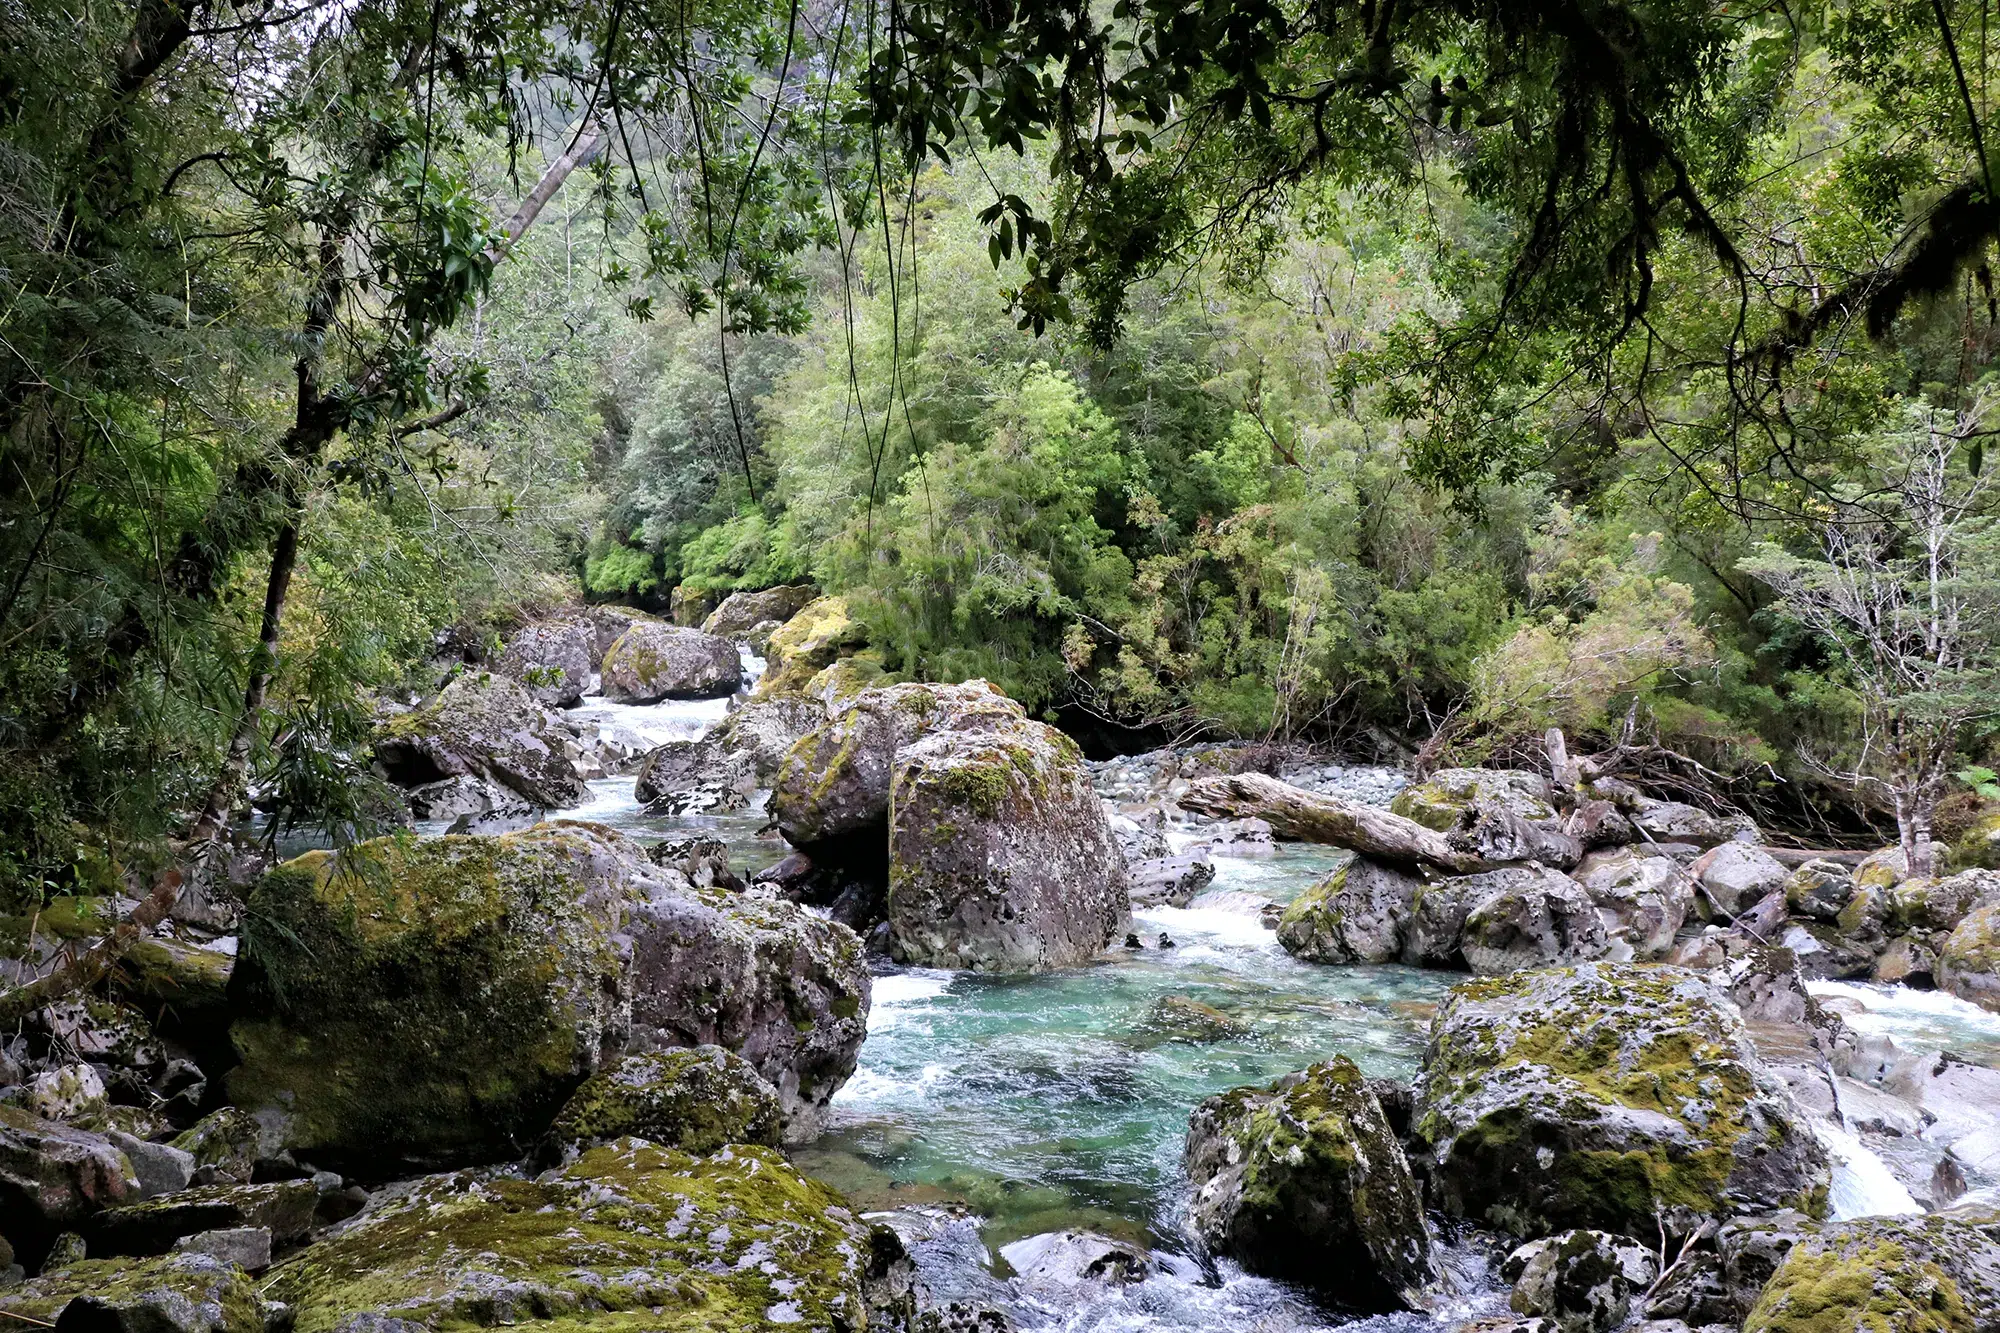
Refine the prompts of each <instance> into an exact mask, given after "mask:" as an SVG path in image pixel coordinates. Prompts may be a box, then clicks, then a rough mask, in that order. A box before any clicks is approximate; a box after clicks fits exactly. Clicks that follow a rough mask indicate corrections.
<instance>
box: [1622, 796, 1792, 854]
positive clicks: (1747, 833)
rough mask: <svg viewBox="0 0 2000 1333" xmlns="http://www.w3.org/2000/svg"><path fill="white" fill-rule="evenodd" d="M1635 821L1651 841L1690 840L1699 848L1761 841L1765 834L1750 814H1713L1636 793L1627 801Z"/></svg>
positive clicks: (1689, 842) (1671, 841) (1630, 813)
mask: <svg viewBox="0 0 2000 1333" xmlns="http://www.w3.org/2000/svg"><path fill="white" fill-rule="evenodd" d="M1627 813H1628V814H1629V815H1630V816H1631V819H1632V823H1633V825H1634V827H1636V828H1637V829H1638V830H1639V831H1640V832H1641V833H1643V834H1645V836H1646V838H1647V839H1648V840H1649V841H1652V842H1656V843H1688V844H1691V845H1693V846H1695V847H1697V848H1702V847H1713V846H1715V845H1716V844H1717V843H1720V842H1730V841H1743V842H1758V841H1761V839H1762V835H1761V834H1760V833H1759V832H1758V829H1757V825H1756V823H1755V822H1754V821H1752V820H1751V819H1750V818H1749V817H1748V816H1747V815H1714V814H1710V813H1709V812H1708V811H1706V810H1703V809H1701V808H1700V807H1698V806H1692V805H1685V804H1683V803H1681V802H1680V801H1658V800H1654V799H1653V798H1652V797H1650V796H1635V797H1633V798H1632V799H1631V800H1630V801H1629V802H1628V803H1627Z"/></svg>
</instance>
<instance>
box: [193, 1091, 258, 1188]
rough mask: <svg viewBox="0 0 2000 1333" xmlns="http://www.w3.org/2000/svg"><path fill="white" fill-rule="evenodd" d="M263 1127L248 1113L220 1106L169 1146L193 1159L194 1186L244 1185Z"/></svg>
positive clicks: (247, 1182)
mask: <svg viewBox="0 0 2000 1333" xmlns="http://www.w3.org/2000/svg"><path fill="white" fill-rule="evenodd" d="M263 1139H264V1129H263V1126H261V1125H259V1124H258V1123H257V1118H256V1117H255V1116H253V1115H251V1114H250V1113H249V1112H248V1111H245V1110H242V1109H241V1108H239V1107H235V1106H224V1107H221V1108H219V1109H217V1110H215V1111H212V1112H210V1113H209V1114H208V1115H206V1116H203V1117H202V1118H201V1119H200V1120H199V1121H198V1122H196V1123H195V1124H194V1125H192V1126H190V1127H189V1128H188V1129H187V1130H186V1131H185V1132H183V1133H182V1134H181V1135H180V1136H179V1137H178V1138H176V1139H175V1140H174V1143H173V1146H174V1147H176V1148H179V1149H180V1150H181V1151H182V1152H184V1153H187V1154H188V1155H189V1156H191V1157H193V1158H194V1183H195V1184H197V1185H247V1184H249V1183H250V1175H251V1172H252V1170H253V1169H254V1168H255V1167H256V1165H257V1158H258V1157H259V1156H261V1155H262V1147H263Z"/></svg>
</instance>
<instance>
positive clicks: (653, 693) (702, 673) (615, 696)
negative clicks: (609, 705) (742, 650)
mask: <svg viewBox="0 0 2000 1333" xmlns="http://www.w3.org/2000/svg"><path fill="white" fill-rule="evenodd" d="M598 673H599V678H600V680H601V681H602V683H603V689H604V697H605V698H607V699H609V700H611V701H612V702H613V703H621V704H651V703H658V702H659V701H660V700H662V699H716V698H721V697H723V696H725V695H731V694H734V693H736V691H737V690H738V689H739V688H741V687H742V684H743V659H742V658H741V657H740V656H739V655H738V654H737V652H736V645H735V644H733V643H731V642H730V641H729V640H727V639H724V638H719V637H717V636H716V635H713V634H703V633H702V632H701V631H700V630H697V629H686V628H683V627H681V626H677V625H660V624H652V623H646V622H641V623H639V624H636V625H634V626H632V628H631V629H628V630H626V631H625V632H624V633H623V634H621V635H619V636H618V641H617V642H616V643H614V644H612V645H611V647H610V648H609V649H607V650H606V651H605V654H604V661H603V662H602V663H601V664H600V665H599V667H598Z"/></svg>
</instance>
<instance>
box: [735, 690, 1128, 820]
mask: <svg viewBox="0 0 2000 1333" xmlns="http://www.w3.org/2000/svg"><path fill="white" fill-rule="evenodd" d="M1026 718H1027V714H1026V713H1024V712H1023V711H1022V709H1021V706H1020V705H1019V704H1017V703H1015V702H1014V701H1013V700H1012V699H1009V698H1008V697H1007V696H1006V695H1005V694H1002V693H1001V692H1000V690H999V689H998V688H997V687H995V686H993V685H990V684H988V683H987V682H986V681H983V680H973V681H967V682H966V683H965V684H963V685H890V686H886V687H884V688H881V689H871V690H864V691H862V692H861V693H860V694H858V695H856V696H855V698H854V700H853V701H852V702H851V704H850V705H849V706H848V707H847V708H846V709H844V710H842V711H841V712H839V713H837V714H835V715H834V716H833V717H831V718H829V719H828V720H827V721H826V722H825V723H824V724H822V725H821V726H819V727H817V728H815V729H814V730H813V731H811V732H809V733H807V734H806V735H805V736H803V737H801V738H800V739H799V741H798V743H797V744H795V745H793V746H792V748H791V750H790V752H789V753H787V754H786V756H785V761H784V763H783V765H782V766H781V767H780V769H779V772H778V778H777V781H776V783H775V784H773V786H772V789H771V802H770V808H771V816H772V818H773V819H775V820H776V821H777V823H778V827H779V829H780V830H781V831H782V832H783V833H784V835H785V840H786V841H787V842H790V843H791V844H792V845H793V846H795V847H800V848H806V849H811V848H813V847H815V846H817V845H820V844H826V843H834V842H837V841H840V840H845V839H852V838H855V837H857V836H865V837H867V838H869V839H870V840H871V841H872V840H873V836H874V834H875V833H876V831H877V830H878V829H880V828H883V827H885V826H886V821H887V819H888V815H889V787H890V781H891V778H892V776H893V771H894V768H895V764H896V756H897V754H898V752H900V751H901V750H902V749H903V748H904V747H906V746H909V745H912V744H915V743H916V742H917V741H918V740H921V739H922V738H923V737H925V736H928V735H930V734H931V733H932V732H934V731H939V730H943V729H945V728H947V727H955V728H962V729H964V730H968V731H971V730H978V729H981V728H990V727H997V726H1005V725H1006V724H1009V723H1015V722H1022V721H1025V720H1026ZM1094 799H1095V798H1094V797H1093V800H1094Z"/></svg>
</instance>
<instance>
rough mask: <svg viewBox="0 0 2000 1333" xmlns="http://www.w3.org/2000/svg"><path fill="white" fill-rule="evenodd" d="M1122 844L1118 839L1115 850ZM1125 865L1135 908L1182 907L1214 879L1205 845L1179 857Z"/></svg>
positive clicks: (1159, 857) (1158, 857) (1165, 857)
mask: <svg viewBox="0 0 2000 1333" xmlns="http://www.w3.org/2000/svg"><path fill="white" fill-rule="evenodd" d="M1113 836H1114V837H1116V834H1115V833H1114V835H1113ZM1124 847H1125V844H1124V842H1123V840H1120V841H1119V850H1121V851H1123V850H1124ZM1127 865H1128V867H1129V869H1130V873H1131V882H1132V903H1133V905H1134V906H1137V907H1186V906H1187V905H1188V904H1189V903H1191V902H1193V901H1194V898H1195V895H1196V894H1198V893H1200V892H1201V891H1202V890H1203V889H1205V888H1207V887H1208V886H1209V885H1210V884H1213V883H1214V882H1215V862H1213V861H1211V860H1209V859H1208V849H1207V848H1196V849H1194V850H1192V851H1186V852H1182V853H1181V854H1180V855H1179V856H1156V857H1151V858H1149V859H1147V860H1143V861H1130V860H1128V862H1127Z"/></svg>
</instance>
